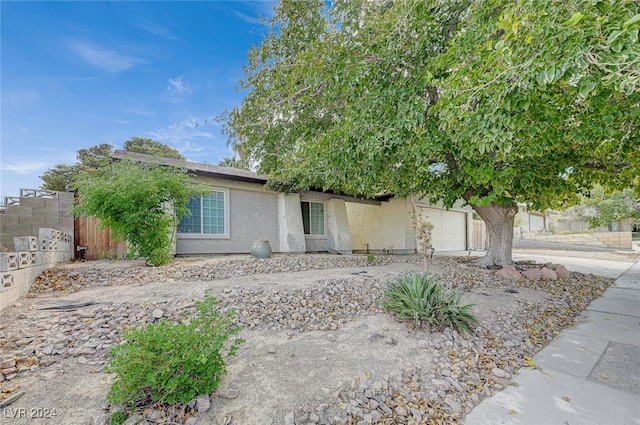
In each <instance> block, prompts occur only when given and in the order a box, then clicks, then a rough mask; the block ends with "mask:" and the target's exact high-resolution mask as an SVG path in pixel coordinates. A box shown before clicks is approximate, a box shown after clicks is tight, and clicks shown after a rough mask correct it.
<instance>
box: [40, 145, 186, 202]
mask: <svg viewBox="0 0 640 425" xmlns="http://www.w3.org/2000/svg"><path fill="white" fill-rule="evenodd" d="M123 147H124V150H126V151H129V152H137V153H144V154H147V155H151V156H155V157H159V158H175V159H184V157H183V156H182V155H180V153H179V152H178V151H177V150H175V149H173V148H172V147H170V146H167V145H164V144H162V143H159V142H156V141H154V140H152V139H148V138H142V137H133V138H131V139H129V140H127V141H126V142H124V146H123ZM76 159H77V162H76V163H75V164H72V165H70V164H56V165H55V166H54V167H53V168H50V169H48V170H46V171H45V172H44V174H43V175H41V176H40V179H42V182H43V184H42V189H45V190H57V191H61V192H70V191H72V190H75V187H74V186H75V183H76V182H77V181H78V180H79V179H80V177H81V175H82V174H88V175H90V176H97V175H100V174H101V173H102V171H103V170H104V169H105V167H108V166H109V165H110V164H111V162H112V161H113V146H112V145H110V144H108V143H101V144H99V145H96V146H92V147H90V148H83V149H79V150H78V152H77V153H76Z"/></svg>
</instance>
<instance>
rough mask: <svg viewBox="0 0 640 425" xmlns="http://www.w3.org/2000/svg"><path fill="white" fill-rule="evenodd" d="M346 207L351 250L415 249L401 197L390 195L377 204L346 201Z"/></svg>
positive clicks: (405, 206)
mask: <svg viewBox="0 0 640 425" xmlns="http://www.w3.org/2000/svg"><path fill="white" fill-rule="evenodd" d="M346 211H347V216H348V220H349V226H350V228H351V241H352V244H353V249H354V250H355V251H366V250H367V246H368V249H369V251H370V252H380V251H382V250H385V251H391V252H397V253H404V252H409V251H411V252H413V251H415V248H416V244H415V237H414V235H413V228H412V227H411V223H410V221H409V214H408V209H407V203H406V200H405V199H391V200H389V201H388V202H381V203H380V205H369V204H359V203H352V202H347V204H346Z"/></svg>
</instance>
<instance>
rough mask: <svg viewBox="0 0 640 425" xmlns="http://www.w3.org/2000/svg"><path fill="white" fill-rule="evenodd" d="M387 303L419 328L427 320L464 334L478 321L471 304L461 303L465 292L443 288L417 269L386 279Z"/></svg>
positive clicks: (434, 325)
mask: <svg viewBox="0 0 640 425" xmlns="http://www.w3.org/2000/svg"><path fill="white" fill-rule="evenodd" d="M383 305H384V307H385V308H386V309H388V310H390V311H392V312H394V313H395V314H396V315H397V316H398V318H399V319H400V320H411V321H413V324H414V326H415V327H416V328H421V327H422V326H423V324H425V323H428V324H429V326H430V327H431V328H433V329H437V330H442V329H444V328H447V327H449V328H453V329H455V330H457V331H458V333H460V334H461V335H464V334H466V333H467V332H468V331H470V330H471V329H472V328H473V327H474V326H475V325H476V324H477V320H476V318H475V317H474V315H473V311H472V307H473V305H472V304H462V294H461V293H460V292H459V291H457V290H455V289H451V290H447V289H445V288H443V287H442V286H441V285H440V284H439V283H438V281H437V279H436V278H435V277H433V276H429V275H428V274H426V273H415V274H413V275H405V276H400V277H397V278H395V279H394V280H391V281H389V282H388V283H387V290H386V292H385V301H384V304H383Z"/></svg>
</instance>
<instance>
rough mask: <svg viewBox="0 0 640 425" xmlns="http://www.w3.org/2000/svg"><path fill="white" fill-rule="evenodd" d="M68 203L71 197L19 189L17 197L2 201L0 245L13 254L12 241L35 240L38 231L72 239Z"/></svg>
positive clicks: (62, 193) (44, 191)
mask: <svg viewBox="0 0 640 425" xmlns="http://www.w3.org/2000/svg"><path fill="white" fill-rule="evenodd" d="M72 203H73V193H70V192H55V191H51V190H39V189H20V196H19V197H15V196H7V197H5V200H4V204H5V210H4V212H3V213H2V214H0V244H2V246H4V247H5V248H7V249H8V250H9V251H17V249H16V248H15V247H14V245H13V238H14V237H23V236H35V237H38V236H39V235H38V232H39V230H40V228H52V229H56V230H59V231H61V232H63V233H65V234H69V235H73V217H72V216H69V215H67V209H68V207H69V205H70V204H72ZM72 242H73V241H72Z"/></svg>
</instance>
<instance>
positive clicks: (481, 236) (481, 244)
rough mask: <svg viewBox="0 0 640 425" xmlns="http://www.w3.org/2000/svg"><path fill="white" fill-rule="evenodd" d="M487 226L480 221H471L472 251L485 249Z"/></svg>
mask: <svg viewBox="0 0 640 425" xmlns="http://www.w3.org/2000/svg"><path fill="white" fill-rule="evenodd" d="M487 239H488V238H487V225H486V224H485V223H484V221H482V220H473V247H472V248H473V249H475V250H480V251H483V250H486V249H487Z"/></svg>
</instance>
